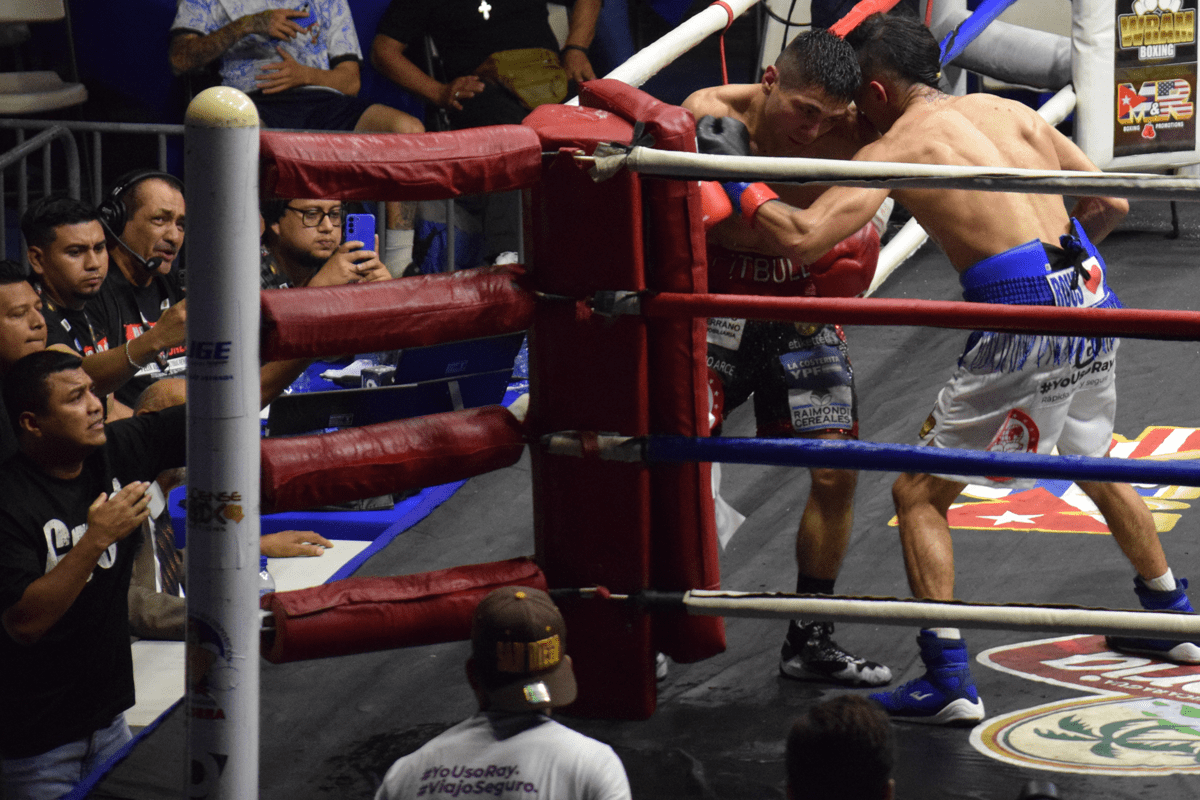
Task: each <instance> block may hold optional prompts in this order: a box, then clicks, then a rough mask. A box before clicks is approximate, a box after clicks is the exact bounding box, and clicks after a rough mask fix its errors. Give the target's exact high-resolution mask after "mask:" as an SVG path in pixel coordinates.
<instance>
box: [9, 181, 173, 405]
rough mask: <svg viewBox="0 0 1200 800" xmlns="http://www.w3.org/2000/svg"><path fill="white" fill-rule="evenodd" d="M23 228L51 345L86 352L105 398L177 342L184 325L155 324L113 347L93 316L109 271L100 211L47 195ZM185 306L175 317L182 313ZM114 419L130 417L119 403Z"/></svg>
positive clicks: (32, 279)
mask: <svg viewBox="0 0 1200 800" xmlns="http://www.w3.org/2000/svg"><path fill="white" fill-rule="evenodd" d="M21 233H22V234H23V235H24V237H25V246H26V248H27V254H28V257H29V265H30V268H31V269H32V274H31V275H30V276H29V280H30V282H31V283H32V284H33V286H34V288H35V289H36V290H37V293H38V296H39V297H40V299H41V303H42V315H43V316H44V317H45V320H46V333H47V335H46V342H47V345H62V346H64V347H67V348H69V349H71V350H72V351H74V352H75V353H78V354H79V355H81V356H83V368H84V370H85V371H86V372H87V373H88V375H90V376H91V377H92V379H93V380H94V381H96V391H97V393H98V394H99V395H100V396H101V397H103V396H104V395H106V394H107V393H109V392H111V391H113V390H115V389H117V388H118V387H120V386H121V385H122V384H123V383H125V382H126V381H128V380H130V379H131V378H132V377H134V375H135V374H136V373H137V372H138V371H139V368H138V367H137V366H136V365H137V364H139V363H148V362H150V361H153V360H154V358H155V354H156V353H158V352H159V351H161V350H165V349H169V348H170V347H172V346H174V345H176V344H178V342H176V341H175V339H176V338H180V340H181V337H182V332H181V330H176V329H175V327H173V326H172V325H169V324H168V325H160V326H156V327H154V328H152V329H150V330H149V331H147V332H146V333H145V334H144V335H142V336H139V337H137V338H135V339H132V340H128V339H127V340H126V341H125V343H124V345H123V346H121V347H118V348H116V349H114V350H109V340H108V336H107V335H106V333H105V332H104V331H103V330H101V329H99V328H98V327H97V326H96V325H95V324H94V323H93V322H92V320H91V318H89V316H88V314H87V311H86V308H87V305H88V303H89V302H91V301H92V300H93V298H96V297H98V296H99V294H100V291H101V289H102V287H103V286H104V284H105V282H106V276H107V275H108V267H109V258H108V250H107V247H106V238H107V236H106V233H105V230H104V227H103V225H102V224H101V222H100V212H99V211H97V210H96V209H95V208H93V207H92V206H90V205H88V204H87V203H84V202H82V201H79V200H74V199H72V198H69V197H64V196H61V195H58V196H55V195H50V196H48V197H43V198H41V199H40V200H38V201H37V202H35V203H33V205H31V206H30V207H29V208H28V209H26V211H25V214H24V215H23V216H22V217H21ZM182 314H183V309H182V307H181V308H180V310H179V311H178V312H176V313H175V314H174V315H173V316H179V317H181V318H182ZM108 411H109V413H110V415H112V416H113V418H121V417H126V416H129V414H130V413H131V412H130V411H128V410H126V409H123V408H120V407H119V406H115V407H110V408H109V409H108Z"/></svg>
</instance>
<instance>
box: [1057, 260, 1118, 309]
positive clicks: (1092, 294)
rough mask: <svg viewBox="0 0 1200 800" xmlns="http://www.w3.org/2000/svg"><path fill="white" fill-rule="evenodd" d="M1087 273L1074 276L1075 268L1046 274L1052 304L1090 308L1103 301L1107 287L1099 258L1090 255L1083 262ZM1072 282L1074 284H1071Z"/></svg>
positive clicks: (1106, 294)
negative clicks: (1084, 275)
mask: <svg viewBox="0 0 1200 800" xmlns="http://www.w3.org/2000/svg"><path fill="white" fill-rule="evenodd" d="M1082 266H1083V270H1084V271H1085V272H1086V273H1087V278H1086V279H1085V278H1084V277H1083V276H1082V275H1080V276H1078V277H1076V272H1075V268H1074V267H1072V268H1069V269H1063V270H1059V271H1058V272H1052V273H1050V274H1049V275H1047V276H1046V282H1047V283H1049V284H1050V291H1051V292H1053V293H1054V304H1055V305H1056V306H1060V307H1062V308H1092V307H1094V306H1098V305H1100V304H1101V303H1103V302H1104V298H1105V297H1107V296H1108V288H1107V287H1106V286H1105V285H1104V270H1103V269H1101V267H1100V262H1099V260H1097V259H1096V257H1095V256H1092V257H1091V258H1089V259H1088V260H1087V261H1084V262H1083V265H1082ZM1072 284H1074V285H1072Z"/></svg>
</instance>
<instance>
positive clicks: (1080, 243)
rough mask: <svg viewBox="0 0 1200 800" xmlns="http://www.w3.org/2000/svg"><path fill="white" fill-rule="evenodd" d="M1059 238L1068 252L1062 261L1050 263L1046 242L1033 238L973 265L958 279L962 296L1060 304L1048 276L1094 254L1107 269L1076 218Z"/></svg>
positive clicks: (981, 300)
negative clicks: (1067, 232) (1066, 231)
mask: <svg viewBox="0 0 1200 800" xmlns="http://www.w3.org/2000/svg"><path fill="white" fill-rule="evenodd" d="M1059 241H1060V242H1061V244H1062V249H1063V251H1064V255H1065V258H1064V259H1063V263H1059V264H1051V263H1050V260H1051V259H1050V256H1049V255H1048V254H1047V252H1046V245H1045V244H1044V243H1043V242H1042V241H1040V240H1038V239H1034V240H1033V241H1031V242H1026V243H1025V244H1023V245H1018V246H1017V247H1014V248H1012V249H1011V250H1006V251H1004V252H1003V253H997V254H996V255H994V256H989V257H988V258H985V259H984V260H982V261H980V262H979V263H977V264H975V265H973V266H972V267H970V268H969V269H968V270H967V271H966V272H964V273H962V274H961V275H960V276H959V279H958V280H959V283H960V284H961V285H962V288H963V299H965V300H967V301H969V302H974V303H1001V304H1007V305H1043V306H1052V305H1058V304H1059V303H1058V302H1057V301H1056V299H1055V293H1054V291H1053V290H1052V289H1051V286H1050V283H1049V281H1047V280H1046V276H1048V275H1051V274H1053V273H1055V272H1061V271H1062V270H1064V269H1072V268H1073V265H1075V264H1081V263H1082V262H1083V261H1085V260H1086V259H1088V258H1095V259H1096V261H1097V263H1098V265H1099V266H1100V269H1101V270H1103V269H1104V259H1103V257H1101V255H1100V252H1099V251H1098V250H1096V246H1095V245H1094V244H1092V242H1091V240H1090V239H1088V237H1087V234H1086V233H1084V231H1083V227H1082V226H1081V225H1080V224H1079V223H1078V221H1077V220H1075V219H1072V220H1071V233H1069V234H1064V235H1062V236H1060V237H1059ZM1056 260H1058V259H1056Z"/></svg>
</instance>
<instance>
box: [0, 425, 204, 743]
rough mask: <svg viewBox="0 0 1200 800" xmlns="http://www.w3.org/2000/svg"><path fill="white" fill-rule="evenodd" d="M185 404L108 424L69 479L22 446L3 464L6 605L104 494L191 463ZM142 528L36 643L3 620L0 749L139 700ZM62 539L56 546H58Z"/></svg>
mask: <svg viewBox="0 0 1200 800" xmlns="http://www.w3.org/2000/svg"><path fill="white" fill-rule="evenodd" d="M186 422H187V417H186V413H185V410H184V407H183V406H177V407H175V408H171V409H167V410H166V411H163V412H161V413H158V414H147V415H144V416H140V417H134V418H132V419H126V420H121V421H119V422H115V423H113V424H112V425H109V426H107V427H106V429H105V430H106V431H107V433H108V441H107V443H105V444H104V445H103V446H101V447H99V448H97V449H96V450H95V451H94V452H93V453H92V454H91V455H89V456H88V458H87V459H86V460H85V461H84V464H83V471H82V472H81V473H80V475H79V476H78V477H76V478H73V479H71V480H61V479H58V478H52V477H50V476H48V475H46V474H45V473H43V472H42V471H41V470H39V469H38V468H37V467H36V466H35V465H34V464H33V462H31V461H30V460H29V459H27V458H26V457H25V456H24V455H22V454H20V453H18V454H17V455H15V456H13V457H12V458H10V459H8V460H7V461H6V462H4V463H3V464H2V465H0V497H3V498H4V502H3V503H0V613H2V612H3V611H4V610H7V609H8V608H9V607H11V606H12V605H13V604H14V603H16V602H17V601H18V600H20V599H21V596H22V594H24V592H25V590H26V588H28V587H29V585H30V584H31V583H33V582H34V581H35V580H37V579H38V578H40V577H42V576H43V575H44V574H46V573H47V572H49V571H50V569H52V568H53V566H54V565H55V564H57V563H58V559H60V558H61V557H62V556H63V555H65V554H66V553H67V552H68V551H70V549H71V547H72V546H73V545H74V543H75V542H77V541H78V540H79V538H80V537H81V536H82V535H83V533H84V531H86V529H87V516H88V507H89V506H90V505H91V504H92V502H93V501H95V499H96V498H97V497H98V496H99V495H100V493H101V492H107V493H109V494H112V493H113V492H114V491H115V489H116V488H118V487H119V486H123V485H126V484H128V483H131V482H133V481H138V480H143V481H149V480H153V479H154V478H155V476H157V475H158V473H159V472H161V471H162V470H164V469H169V468H171V467H178V466H182V465H183V462H184V456H185V453H186V446H185V442H184V433H185V429H186ZM136 539H137V535H136V532H135V533H134V534H133V535H131V536H128V537H126V538H125V539H122V540H121V541H120V542H117V543H116V544H115V545H113V546H112V547H110V548H109V549H108V551H106V552H105V554H104V555H103V556H101V558H100V561H99V563H98V564H97V565H96V568H95V569H94V570H93V571H92V576H91V579H90V580H89V581H88V583H87V585H86V586H85V587H84V589H83V591H82V592H81V593H80V594H79V596H78V597H77V598H76V599H75V602H74V603H72V604H71V607H70V608H69V609H68V610H67V613H66V614H65V615H64V616H63V617H62V619H60V620H59V621H58V622H57V623H55V625H54V626H53V627H52V628H50V630H49V631H47V632H46V634H45V635H44V636H43V637H42V638H41V639H40V640H39V641H38V642H37V643H35V644H33V645H30V646H26V645H20V644H17V643H16V642H15V641H13V640H12V638H10V637H9V636H8V634H7V632H5V631H4V630H3V628H0V720H3V724H0V755H3V757H5V758H24V757H28V756H33V755H38V754H40V753H44V752H46V751H47V750H51V749H53V748H55V747H59V746H61V745H63V744H66V743H67V742H71V741H74V740H76V739H80V738H82V737H84V736H87V735H88V734H90V733H91V732H92V731H95V730H99V729H100V728H102V727H104V726H106V725H108V724H109V723H110V722H111V721H112V719H113V717H115V716H116V715H117V714H119V713H121V712H122V711H124V710H125V709H127V708H129V707H130V706H132V705H133V701H134V695H133V658H132V654H131V652H130V649H129V606H128V592H129V576H130V570H131V569H132V566H133V549H134V546H135V542H136ZM51 543H53V552H51V549H50V548H51Z"/></svg>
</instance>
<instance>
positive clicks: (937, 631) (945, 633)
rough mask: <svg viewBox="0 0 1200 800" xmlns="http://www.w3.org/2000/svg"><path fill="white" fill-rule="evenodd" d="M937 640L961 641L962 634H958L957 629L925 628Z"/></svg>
mask: <svg viewBox="0 0 1200 800" xmlns="http://www.w3.org/2000/svg"><path fill="white" fill-rule="evenodd" d="M926 630H928V631H930V632H932V633H933V634H934V635H935V636H937V637H938V638H939V639H961V638H962V634H961V633H959V632H958V628H927V629H926Z"/></svg>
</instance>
